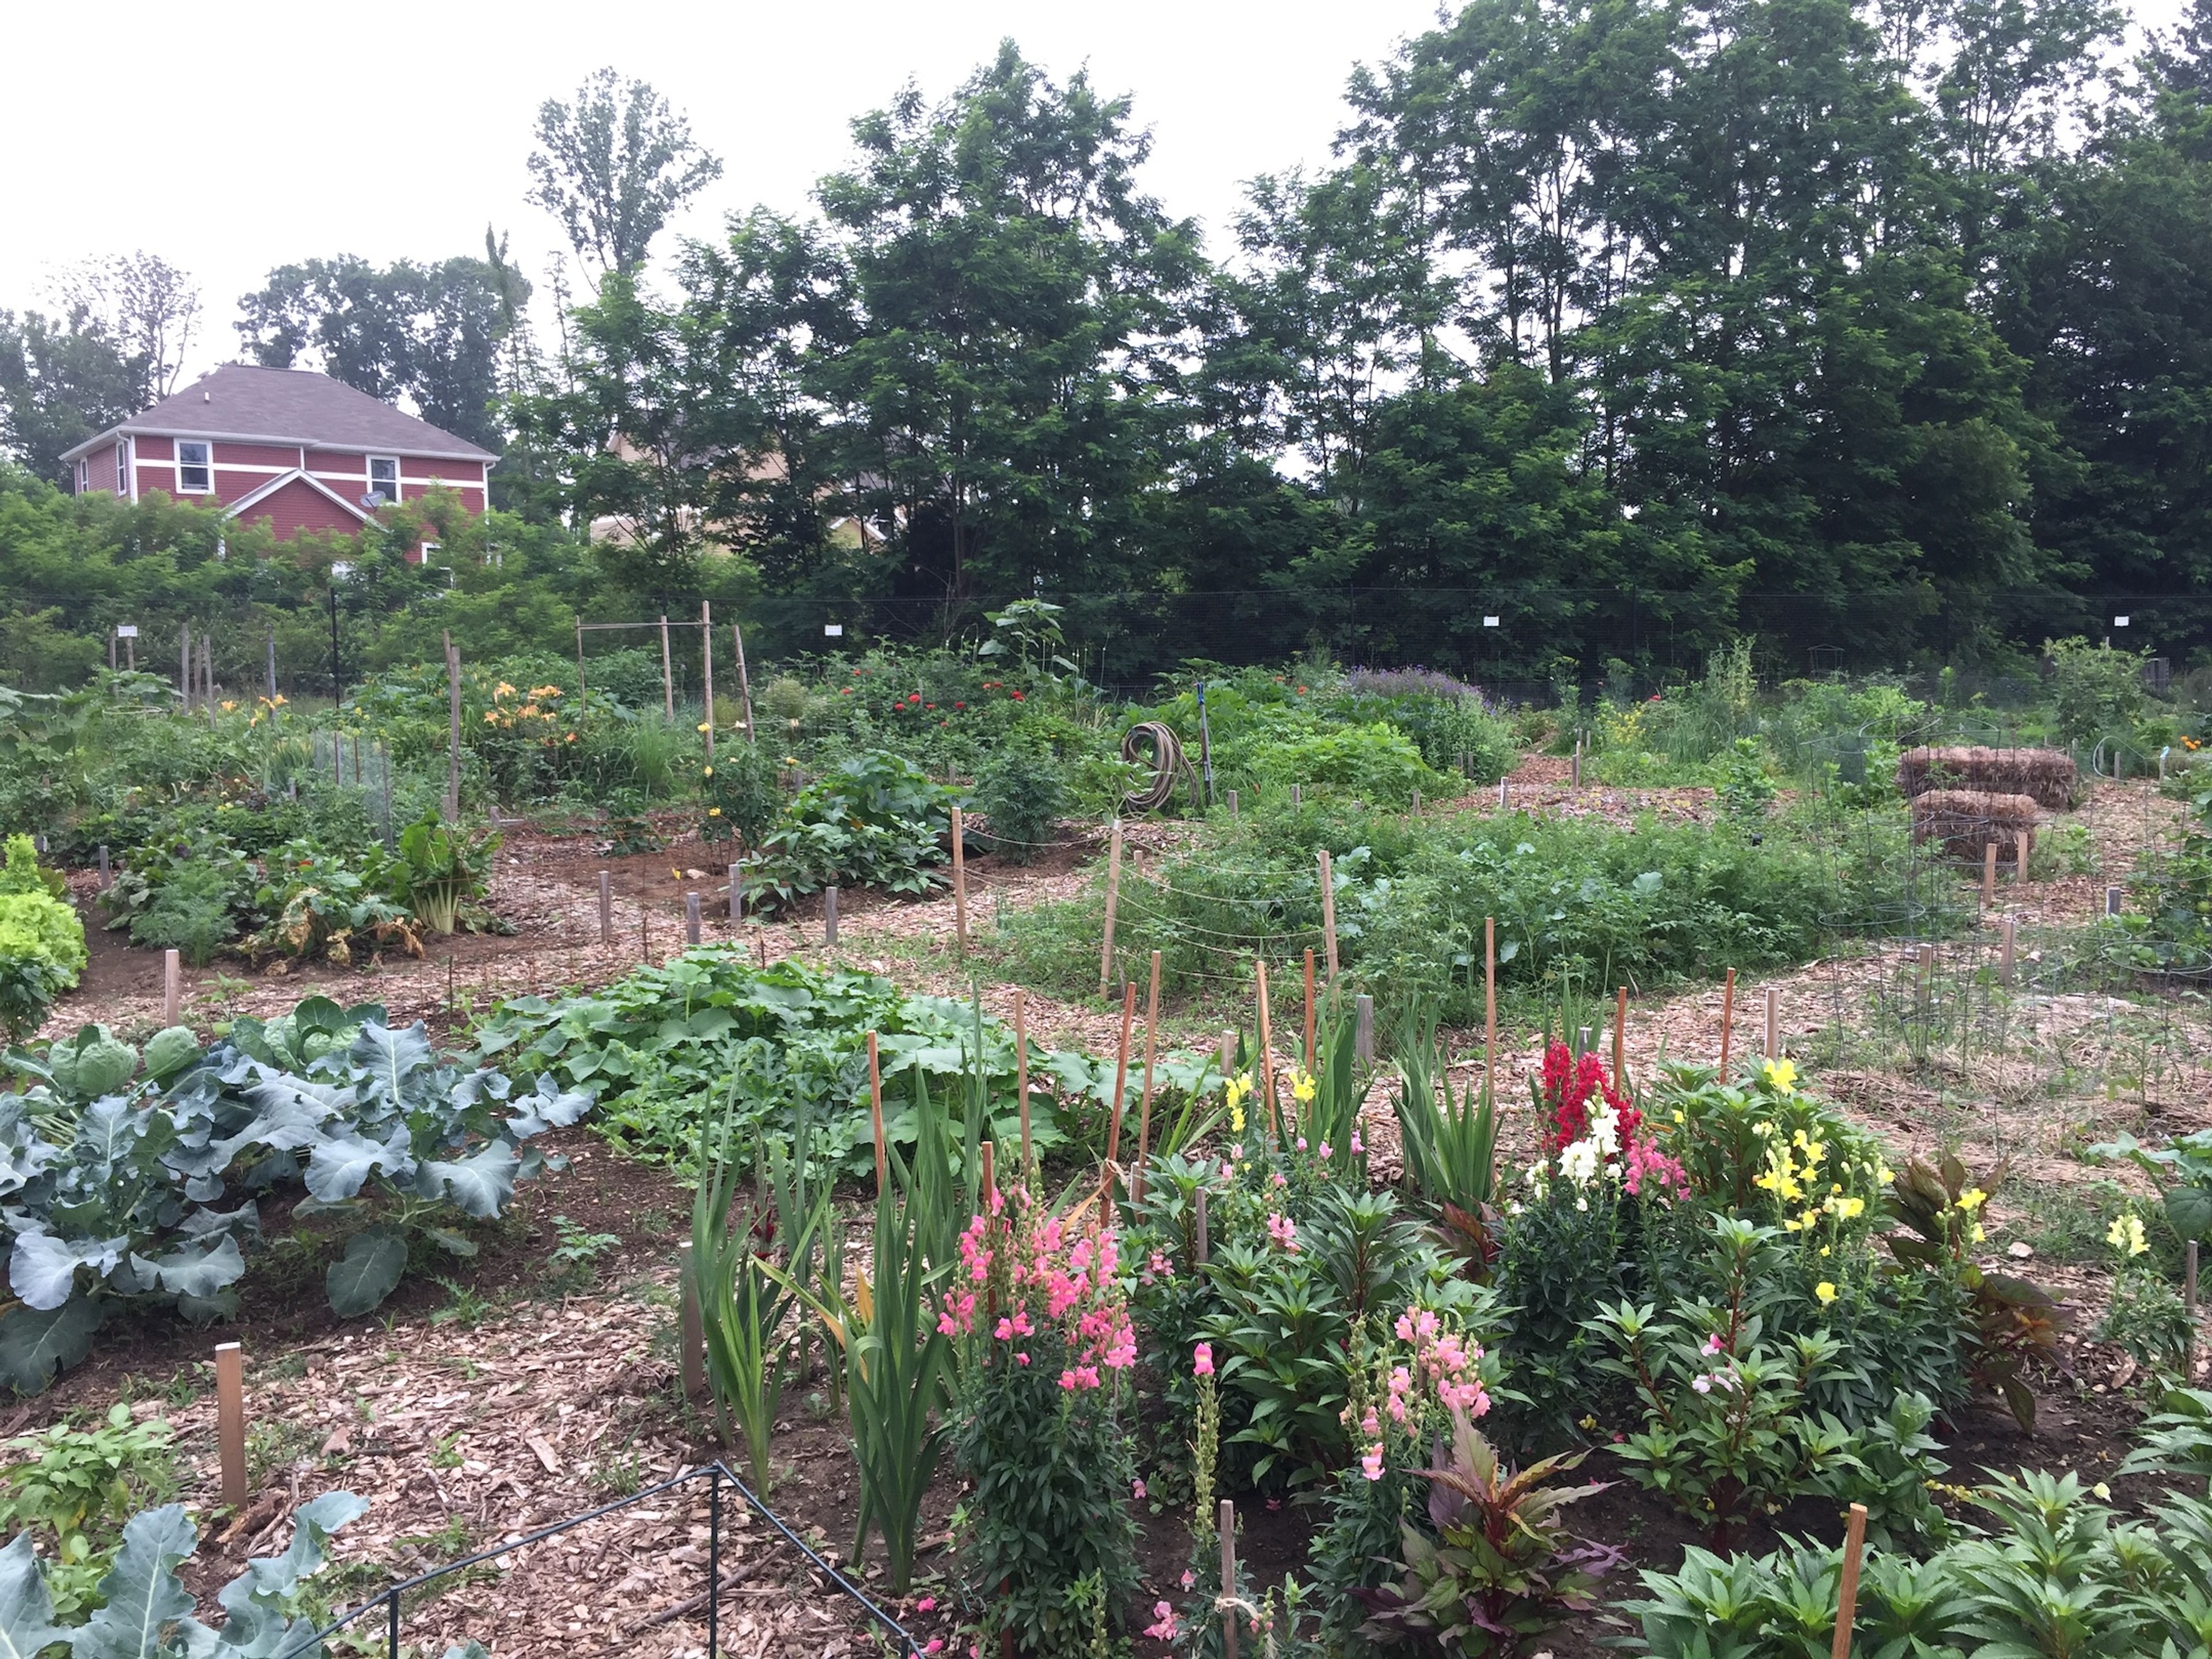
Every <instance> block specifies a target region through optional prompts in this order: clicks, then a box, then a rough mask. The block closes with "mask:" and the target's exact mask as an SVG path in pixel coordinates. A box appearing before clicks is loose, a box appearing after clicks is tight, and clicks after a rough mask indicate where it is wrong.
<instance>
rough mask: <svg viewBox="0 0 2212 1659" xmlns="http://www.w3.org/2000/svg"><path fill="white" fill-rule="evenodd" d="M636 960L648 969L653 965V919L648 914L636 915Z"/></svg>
mask: <svg viewBox="0 0 2212 1659" xmlns="http://www.w3.org/2000/svg"><path fill="white" fill-rule="evenodd" d="M637 959H638V961H639V962H641V963H644V964H645V965H646V966H647V967H650V966H652V964H653V917H652V915H651V914H650V913H648V912H647V911H645V910H640V911H639V912H638V913H637Z"/></svg>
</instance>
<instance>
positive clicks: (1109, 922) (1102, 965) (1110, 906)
mask: <svg viewBox="0 0 2212 1659" xmlns="http://www.w3.org/2000/svg"><path fill="white" fill-rule="evenodd" d="M1120 897H1121V819H1119V818H1116V819H1115V820H1114V840H1113V843H1112V845H1111V846H1109V848H1107V852H1106V937H1105V939H1103V941H1102V942H1101V943H1100V945H1099V946H1098V994H1099V995H1100V996H1102V997H1103V996H1104V995H1105V994H1106V987H1107V986H1108V985H1109V984H1110V983H1111V982H1112V981H1113V977H1114V904H1115V900H1117V899H1119V898H1120Z"/></svg>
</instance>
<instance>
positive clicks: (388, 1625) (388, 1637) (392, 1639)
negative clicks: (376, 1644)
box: [384, 1584, 399, 1659]
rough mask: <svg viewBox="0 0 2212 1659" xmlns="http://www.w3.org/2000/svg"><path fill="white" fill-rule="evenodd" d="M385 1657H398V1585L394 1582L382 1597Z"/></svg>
mask: <svg viewBox="0 0 2212 1659" xmlns="http://www.w3.org/2000/svg"><path fill="white" fill-rule="evenodd" d="M384 1606H385V1615H384V1616H385V1625H384V1650H385V1659H399V1587H398V1585H397V1584H395V1585H393V1586H392V1589H391V1590H390V1591H389V1592H388V1593H387V1594H386V1596H385V1598H384Z"/></svg>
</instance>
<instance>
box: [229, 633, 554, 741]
mask: <svg viewBox="0 0 2212 1659" xmlns="http://www.w3.org/2000/svg"><path fill="white" fill-rule="evenodd" d="M269 637H270V640H271V641H274V640H275V639H276V632H275V630H274V629H271V630H270V635H269ZM275 678H276V676H275V674H274V673H271V674H270V680H271V681H272V683H273V681H274V680H275ZM270 696H276V692H275V690H273V689H272V690H270ZM583 716H584V618H583V617H582V615H581V613H579V614H578V616H577V617H576V718H577V719H579V720H581V719H582V718H583Z"/></svg>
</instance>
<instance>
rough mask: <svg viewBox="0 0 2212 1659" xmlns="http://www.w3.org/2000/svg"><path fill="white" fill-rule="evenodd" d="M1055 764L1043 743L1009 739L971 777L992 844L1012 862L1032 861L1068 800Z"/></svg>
mask: <svg viewBox="0 0 2212 1659" xmlns="http://www.w3.org/2000/svg"><path fill="white" fill-rule="evenodd" d="M1072 803H1073V795H1072V794H1071V793H1070V791H1069V789H1068V787H1067V782H1066V778H1065V777H1064V776H1063V775H1061V772H1060V766H1059V764H1058V763H1056V762H1055V761H1054V759H1053V757H1051V755H1050V754H1048V752H1046V751H1045V750H1043V749H1042V748H1036V747H1032V746H1030V745H1029V744H1009V745H1008V746H1007V747H1006V748H1004V749H1001V750H999V752H998V753H997V754H996V755H994V757H992V758H991V760H990V761H989V762H988V763H987V764H986V765H985V766H984V768H983V771H982V775H981V776H980V777H978V778H977V779H976V781H975V805H977V806H978V807H979V808H981V811H982V813H983V817H984V820H985V823H986V825H987V829H986V830H985V838H986V839H987V841H988V842H989V843H990V845H991V848H992V849H993V850H994V852H997V853H999V854H1001V855H1002V856H1004V857H1005V858H1006V859H1007V860H1010V861H1012V862H1013V863H1015V864H1031V863H1034V862H1036V857H1037V854H1039V853H1040V852H1042V850H1043V849H1044V848H1045V847H1046V846H1047V845H1048V843H1049V842H1051V840H1052V836H1053V830H1054V828H1056V827H1057V825H1058V824H1059V823H1060V815H1061V814H1062V813H1063V812H1066V811H1067V810H1068V808H1069V806H1070V805H1071V804H1072Z"/></svg>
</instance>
